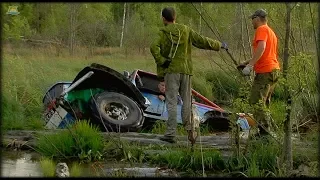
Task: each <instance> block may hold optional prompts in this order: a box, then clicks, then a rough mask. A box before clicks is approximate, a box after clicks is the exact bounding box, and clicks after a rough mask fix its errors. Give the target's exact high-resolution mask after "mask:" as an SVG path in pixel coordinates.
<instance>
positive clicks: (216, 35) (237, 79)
mask: <svg viewBox="0 0 320 180" xmlns="http://www.w3.org/2000/svg"><path fill="white" fill-rule="evenodd" d="M191 5H192V6H193V8H194V9H195V10H196V11H197V12H198V14H199V15H200V17H201V19H203V21H204V22H205V23H206V25H207V26H208V27H209V29H210V30H211V31H212V33H213V34H214V35H215V37H216V38H217V39H218V40H219V41H221V39H222V38H221V35H220V33H219V31H218V29H217V28H216V26H215V29H216V31H217V32H215V31H214V30H213V29H212V27H211V26H210V25H209V23H208V22H207V21H206V20H205V18H204V17H203V16H202V14H201V12H200V11H199V10H198V9H197V7H195V5H194V4H193V3H192V2H191ZM202 9H203V10H204V11H205V13H206V14H208V12H207V11H206V10H205V9H204V8H202ZM208 16H209V15H208ZM209 18H210V20H211V21H212V23H213V24H214V22H213V20H212V18H211V17H210V16H209ZM226 52H227V54H228V55H229V56H230V58H231V60H232V61H233V64H234V65H235V66H232V65H230V64H229V62H227V61H226V60H225V58H224V56H223V54H221V53H219V55H220V57H221V59H222V60H223V62H224V63H225V64H226V65H228V66H227V67H228V68H227V69H228V70H229V71H230V72H232V71H231V70H230V69H229V67H233V68H234V69H237V68H236V67H237V66H238V63H237V61H236V60H235V58H234V57H233V56H232V54H231V53H230V52H229V51H228V50H226ZM210 62H213V63H214V64H216V65H217V66H218V67H219V68H220V69H221V70H222V71H223V72H225V74H226V75H228V76H229V77H231V78H232V79H234V80H235V81H236V82H239V83H241V80H240V79H239V78H236V77H235V76H232V75H231V74H232V73H228V72H227V71H226V70H225V69H226V68H222V67H221V65H219V64H218V63H217V62H215V61H210ZM210 64H211V63H210ZM211 66H212V64H211ZM237 71H238V72H239V73H240V76H243V74H242V72H241V70H239V69H237ZM216 80H217V82H219V85H220V87H221V88H222V89H223V90H224V87H223V86H222V85H221V82H220V80H219V79H218V78H217V77H216ZM245 83H246V84H249V85H250V82H249V81H245ZM227 94H228V93H227Z"/></svg>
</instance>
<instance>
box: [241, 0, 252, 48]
mask: <svg viewBox="0 0 320 180" xmlns="http://www.w3.org/2000/svg"><path fill="white" fill-rule="evenodd" d="M241 7H242V16H243V17H246V16H245V13H244V8H243V6H242V5H241ZM246 19H247V18H244V23H245V25H246V32H247V33H246V35H247V38H248V43H249V49H250V54H252V48H251V38H250V36H249V28H248V23H247V20H246Z"/></svg>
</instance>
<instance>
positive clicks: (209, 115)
mask: <svg viewBox="0 0 320 180" xmlns="http://www.w3.org/2000/svg"><path fill="white" fill-rule="evenodd" d="M204 117H205V119H206V121H205V122H204V123H203V124H205V125H207V126H208V128H209V131H211V132H226V131H229V130H231V126H230V120H229V117H228V114H227V113H220V112H219V111H209V112H206V113H205V115H204Z"/></svg>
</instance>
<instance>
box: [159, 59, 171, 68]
mask: <svg viewBox="0 0 320 180" xmlns="http://www.w3.org/2000/svg"><path fill="white" fill-rule="evenodd" d="M170 63H171V61H170V60H169V59H166V61H165V62H164V63H163V64H162V65H161V67H163V68H168V67H169V65H170Z"/></svg>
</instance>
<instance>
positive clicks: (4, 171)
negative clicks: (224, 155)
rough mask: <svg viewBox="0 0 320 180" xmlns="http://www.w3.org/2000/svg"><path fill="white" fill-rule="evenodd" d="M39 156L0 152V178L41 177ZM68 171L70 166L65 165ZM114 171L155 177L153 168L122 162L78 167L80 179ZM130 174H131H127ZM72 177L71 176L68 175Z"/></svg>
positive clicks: (105, 175) (31, 153)
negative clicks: (120, 170) (121, 170)
mask: <svg viewBox="0 0 320 180" xmlns="http://www.w3.org/2000/svg"><path fill="white" fill-rule="evenodd" d="M40 158H41V156H40V155H39V154H37V153H35V152H29V151H1V177H43V176H44V175H43V173H42V168H41V167H40V162H39V161H40ZM67 164H68V166H69V170H70V164H71V163H67ZM116 169H118V170H119V169H127V172H129V171H132V170H134V171H136V172H135V173H133V174H134V175H133V176H140V177H141V176H149V177H154V176H156V174H155V171H157V170H156V169H157V168H155V167H149V166H148V165H146V164H129V163H122V162H108V163H103V164H99V165H96V164H82V165H80V171H81V174H79V176H80V177H107V176H109V177H110V176H111V177H112V176H116V177H117V176H119V175H116V173H115V170H116ZM127 174H128V175H129V174H132V173H127ZM160 174H162V175H160V176H176V173H168V172H167V171H166V172H162V173H161V172H160ZM70 176H71V177H72V175H70Z"/></svg>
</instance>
